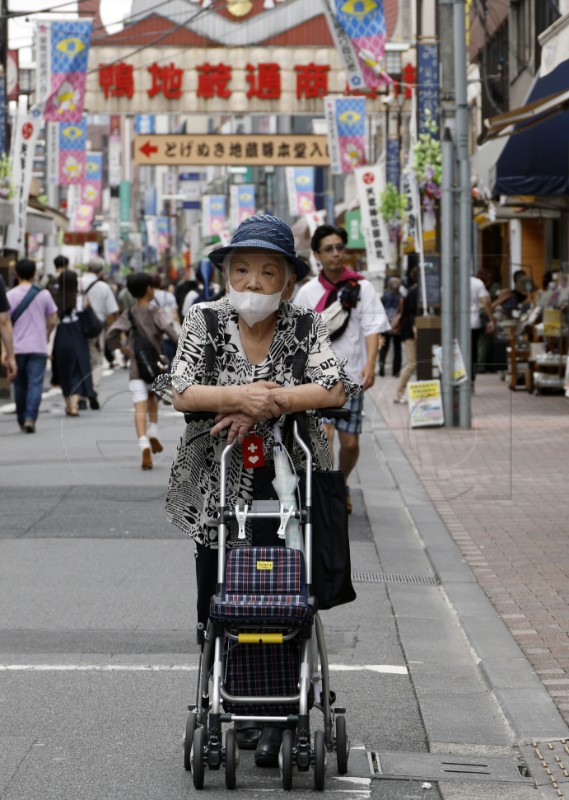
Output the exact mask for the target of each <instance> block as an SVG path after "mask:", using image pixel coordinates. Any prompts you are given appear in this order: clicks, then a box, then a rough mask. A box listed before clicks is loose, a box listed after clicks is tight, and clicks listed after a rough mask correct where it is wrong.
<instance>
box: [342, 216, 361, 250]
mask: <svg viewBox="0 0 569 800" xmlns="http://www.w3.org/2000/svg"><path fill="white" fill-rule="evenodd" d="M344 227H345V228H346V231H347V233H348V250H364V249H365V246H366V242H365V238H364V232H363V228H362V212H361V211H360V209H359V208H355V209H354V210H353V211H346V220H345V225H344Z"/></svg>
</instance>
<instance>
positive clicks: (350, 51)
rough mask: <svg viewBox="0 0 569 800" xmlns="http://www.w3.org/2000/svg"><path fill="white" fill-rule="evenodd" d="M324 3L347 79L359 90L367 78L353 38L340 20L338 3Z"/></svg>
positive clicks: (324, 1) (349, 84) (351, 87)
mask: <svg viewBox="0 0 569 800" xmlns="http://www.w3.org/2000/svg"><path fill="white" fill-rule="evenodd" d="M322 3H323V5H324V13H325V15H326V19H327V21H328V27H329V28H330V33H331V34H332V38H333V39H334V44H335V45H336V50H337V51H338V53H339V54H340V58H341V59H342V64H343V65H344V72H345V73H346V80H347V81H348V86H349V88H350V89H351V90H356V91H357V90H358V89H363V88H365V85H366V84H365V80H364V76H363V72H362V67H361V64H360V61H359V59H358V57H357V55H356V51H355V48H354V45H353V43H352V40H351V39H350V37H349V36H348V34H347V33H346V31H345V30H344V28H343V27H342V25H341V24H340V20H339V19H338V17H337V16H336V14H335V10H336V5H335V2H334V0H322Z"/></svg>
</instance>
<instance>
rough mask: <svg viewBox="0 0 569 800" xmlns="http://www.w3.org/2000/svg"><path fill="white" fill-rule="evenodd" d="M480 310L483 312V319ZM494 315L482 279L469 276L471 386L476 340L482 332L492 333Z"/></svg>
mask: <svg viewBox="0 0 569 800" xmlns="http://www.w3.org/2000/svg"><path fill="white" fill-rule="evenodd" d="M481 312H484V315H485V318H484V320H483V318H482V316H481ZM493 331H494V315H493V313H492V306H491V304H490V295H489V293H488V290H487V289H486V286H485V285H484V281H482V280H481V279H480V278H475V277H474V275H471V276H470V335H471V340H470V380H471V382H472V388H474V381H475V380H476V369H477V365H478V342H479V339H480V335H481V334H482V333H484V332H486V333H489V334H491V333H493Z"/></svg>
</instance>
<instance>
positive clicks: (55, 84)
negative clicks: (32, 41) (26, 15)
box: [36, 20, 93, 122]
mask: <svg viewBox="0 0 569 800" xmlns="http://www.w3.org/2000/svg"><path fill="white" fill-rule="evenodd" d="M92 28H93V21H92V20H62V21H59V20H58V21H56V20H53V21H47V22H46V21H43V20H42V21H41V22H38V23H37V24H36V48H37V68H36V91H37V98H38V102H40V103H41V102H43V103H45V110H44V116H45V119H46V120H48V121H51V122H80V121H81V117H82V116H83V102H84V99H85V81H86V73H87V61H88V58H89V47H90V44H91V31H92Z"/></svg>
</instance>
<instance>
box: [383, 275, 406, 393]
mask: <svg viewBox="0 0 569 800" xmlns="http://www.w3.org/2000/svg"><path fill="white" fill-rule="evenodd" d="M381 302H382V304H383V307H384V309H385V313H386V314H387V319H388V320H389V324H390V326H391V330H390V331H386V332H385V333H384V334H383V338H384V340H385V341H384V343H383V345H382V346H381V347H380V348H379V371H378V374H379V376H380V377H382V378H383V377H384V375H385V362H386V359H387V355H388V353H389V346H390V345H393V364H392V371H391V374H392V375H393V377H394V378H398V377H399V373H400V372H401V336H400V333H401V319H402V317H401V313H402V310H403V295H402V294H401V280H400V278H397V277H395V276H393V277H391V278H389V279H388V281H387V287H386V290H385V292H384V293H383V295H382V297H381Z"/></svg>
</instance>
